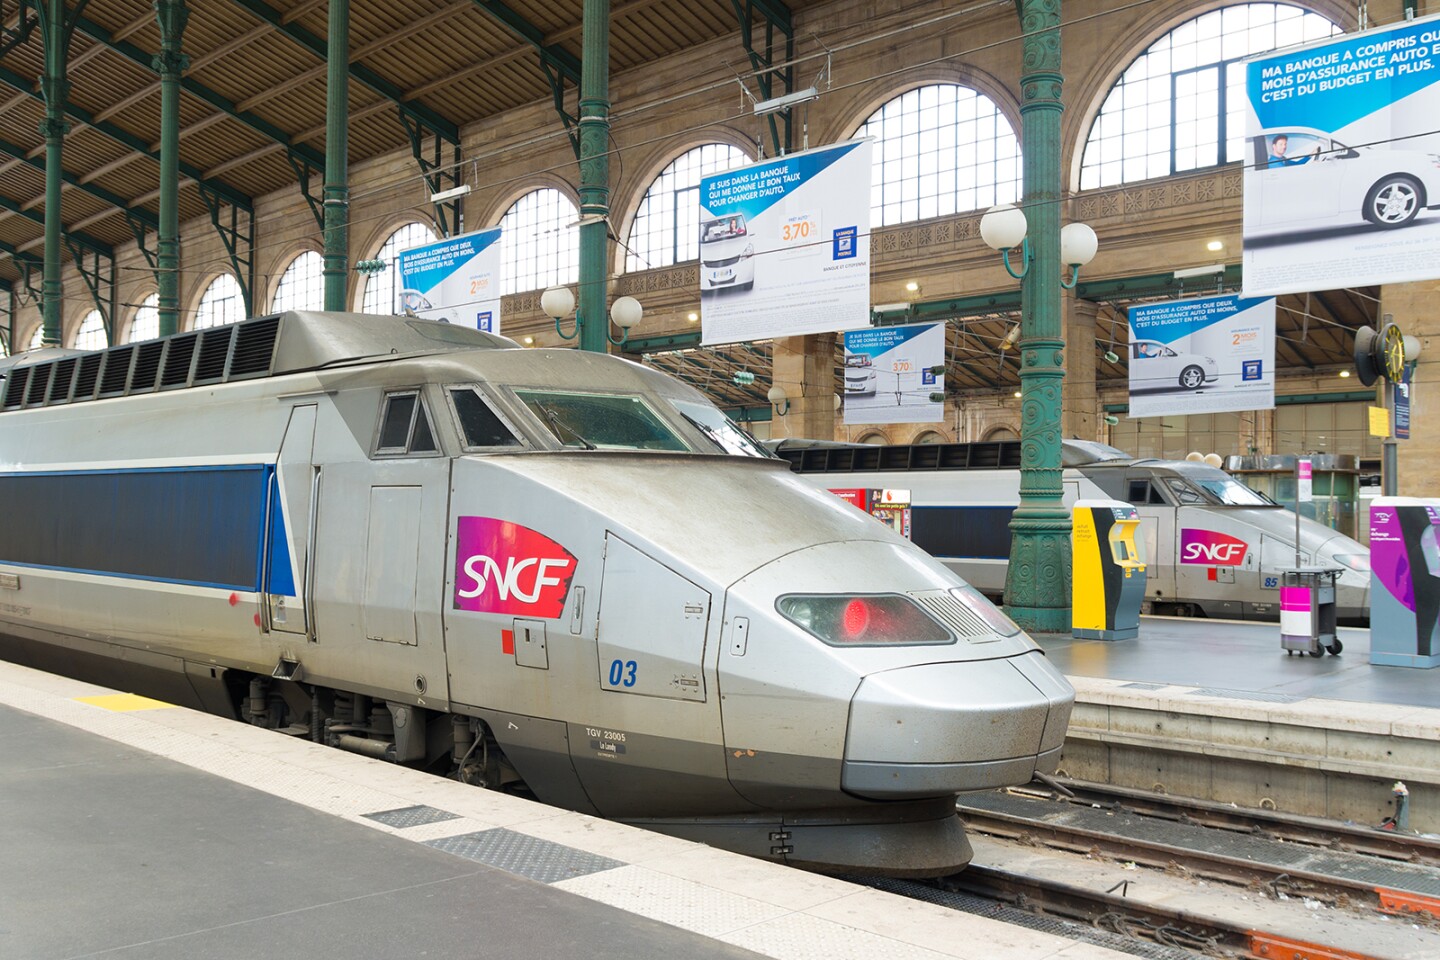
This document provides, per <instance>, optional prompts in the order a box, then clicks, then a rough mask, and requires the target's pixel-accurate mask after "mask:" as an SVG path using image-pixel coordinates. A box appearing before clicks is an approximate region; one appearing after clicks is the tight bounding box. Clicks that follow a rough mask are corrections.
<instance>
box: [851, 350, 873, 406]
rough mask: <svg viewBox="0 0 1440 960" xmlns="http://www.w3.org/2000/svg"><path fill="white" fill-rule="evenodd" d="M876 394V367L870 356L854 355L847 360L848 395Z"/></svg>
mask: <svg viewBox="0 0 1440 960" xmlns="http://www.w3.org/2000/svg"><path fill="white" fill-rule="evenodd" d="M874 392H875V365H874V364H873V363H872V362H871V360H870V357H869V355H868V354H864V353H852V354H850V355H849V356H847V357H846V358H845V393H846V395H847V396H848V395H850V394H854V395H856V396H859V395H861V394H867V393H874Z"/></svg>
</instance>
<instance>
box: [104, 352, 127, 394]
mask: <svg viewBox="0 0 1440 960" xmlns="http://www.w3.org/2000/svg"><path fill="white" fill-rule="evenodd" d="M134 357H135V348H134V347H130V346H126V347H114V348H112V349H110V350H107V351H106V352H105V366H104V368H103V369H102V370H101V371H100V396H102V397H118V396H120V394H122V393H124V392H125V384H127V383H129V382H130V361H131V360H132V359H134Z"/></svg>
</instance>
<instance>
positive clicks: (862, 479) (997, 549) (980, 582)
mask: <svg viewBox="0 0 1440 960" xmlns="http://www.w3.org/2000/svg"><path fill="white" fill-rule="evenodd" d="M773 446H774V452H775V453H776V455H778V456H780V457H783V458H784V459H786V460H789V461H790V466H791V469H792V470H794V471H795V472H797V473H799V474H801V475H802V476H803V477H804V478H805V479H806V480H808V481H810V482H811V483H813V484H815V485H816V486H819V487H823V488H825V489H829V490H837V489H856V488H859V489H887V488H888V489H897V488H905V489H908V490H909V493H910V502H911V538H912V539H913V540H914V542H915V543H916V544H917V545H918V546H920V547H922V548H924V549H925V550H926V551H928V552H929V553H930V554H931V555H932V556H934V557H935V558H936V559H938V560H940V561H941V562H942V563H944V564H945V565H946V566H947V567H949V568H950V569H951V570H953V571H955V572H956V573H957V574H959V575H960V576H961V577H963V578H965V579H966V580H968V581H969V582H970V583H971V584H973V585H974V586H975V587H976V588H977V589H979V590H980V591H981V592H983V593H985V594H986V595H988V596H991V597H999V596H1000V594H1001V593H1003V592H1004V589H1005V568H1006V566H1007V565H1008V563H1009V554H1010V529H1009V523H1010V515H1011V514H1012V513H1013V512H1014V510H1015V507H1016V506H1017V505H1018V504H1019V503H1020V469H1019V468H1020V444H1019V443H1018V442H1016V441H992V442H980V443H950V444H915V445H910V446H905V445H897V446H883V447H882V446H873V445H863V444H839V443H827V442H823V441H820V442H817V441H806V440H785V441H781V442H780V443H779V444H777V445H773ZM1062 460H1063V464H1064V468H1065V469H1064V478H1063V479H1064V491H1065V504H1066V506H1070V505H1072V504H1074V502H1075V501H1076V500H1079V499H1082V498H1086V499H1090V498H1107V499H1111V500H1119V501H1122V502H1125V503H1130V504H1133V505H1134V506H1135V507H1136V509H1137V510H1138V511H1139V514H1140V516H1141V518H1142V520H1143V522H1142V524H1141V530H1142V533H1143V536H1144V549H1145V559H1146V562H1147V564H1148V569H1147V571H1146V577H1147V582H1146V590H1145V593H1146V608H1147V609H1148V610H1149V611H1151V612H1155V613H1181V614H1190V615H1200V616H1207V617H1226V618H1231V619H1244V620H1278V619H1279V609H1280V606H1279V587H1280V578H1281V572H1282V571H1284V570H1287V569H1290V568H1292V567H1294V565H1295V531H1296V525H1295V514H1294V513H1293V512H1292V511H1290V510H1287V509H1285V508H1284V507H1282V506H1280V505H1279V504H1277V503H1275V502H1274V501H1272V500H1270V499H1269V498H1268V497H1266V496H1264V495H1263V494H1260V493H1257V492H1255V491H1254V490H1252V489H1250V488H1249V487H1247V486H1246V485H1245V484H1243V483H1241V482H1240V481H1239V480H1236V479H1235V478H1234V477H1232V476H1230V475H1229V474H1228V473H1225V472H1224V471H1223V470H1219V469H1217V468H1215V467H1210V466H1207V465H1205V464H1203V463H1193V462H1188V461H1177V460H1149V459H1146V460H1137V459H1134V458H1132V457H1130V456H1129V455H1128V454H1126V453H1124V452H1123V451H1121V450H1117V449H1116V448H1114V447H1110V446H1106V445H1105V444H1101V443H1093V442H1087V441H1081V440H1066V441H1064V444H1063V454H1062ZM1299 530H1300V553H1301V556H1300V559H1301V562H1302V563H1303V564H1304V565H1307V566H1326V567H1334V568H1338V569H1341V570H1343V571H1344V572H1343V573H1342V574H1341V575H1340V577H1339V578H1338V579H1337V581H1336V606H1337V607H1338V612H1339V616H1340V619H1341V622H1344V623H1368V622H1369V618H1370V604H1369V588H1370V550H1369V548H1368V547H1366V546H1364V545H1363V544H1361V543H1359V542H1358V541H1355V540H1352V539H1351V538H1349V537H1347V536H1345V535H1344V534H1342V533H1338V532H1336V531H1335V530H1332V529H1331V528H1330V527H1327V526H1325V525H1324V524H1321V523H1316V522H1315V521H1313V520H1309V519H1305V518H1301V520H1300V526H1299Z"/></svg>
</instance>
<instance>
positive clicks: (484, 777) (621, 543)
mask: <svg viewBox="0 0 1440 960" xmlns="http://www.w3.org/2000/svg"><path fill="white" fill-rule="evenodd" d="M0 376H3V377H4V379H3V381H0V497H3V502H4V503H5V506H6V510H5V521H4V523H3V524H0V653H3V655H4V656H5V657H7V658H9V659H12V660H15V661H18V662H22V663H26V664H30V665H33V666H36V667H40V668H42V669H48V670H53V671H57V672H63V673H68V674H71V675H74V676H79V677H81V678H84V679H90V680H95V681H100V682H103V683H105V684H107V685H110V686H116V687H121V688H126V689H131V690H136V691H139V692H143V693H146V694H148V695H150V696H154V697H159V698H162V699H165V700H168V701H171V702H174V703H178V704H185V705H190V706H194V707H200V708H204V709H207V710H211V711H214V712H217V713H222V714H228V715H231V716H233V717H236V718H237V719H243V720H246V721H249V722H251V723H254V724H259V725H263V726H266V727H270V728H274V729H277V730H281V731H284V732H286V733H289V734H292V735H295V736H304V737H310V738H313V739H315V740H317V741H323V742H326V743H330V744H332V745H335V746H338V747H342V748H345V749H349V750H354V751H358V752H361V753H364V754H368V755H372V756H375V757H381V758H385V759H390V760H394V761H397V762H401V763H406V764H413V765H417V766H428V767H431V768H434V769H437V770H440V771H442V772H448V773H450V774H451V775H453V776H457V777H459V778H460V779H462V780H465V781H467V782H471V783H474V784H479V785H484V786H488V787H497V788H503V789H510V790H516V791H519V790H524V791H528V792H529V793H530V794H532V795H533V796H535V797H537V798H539V799H540V800H543V801H545V802H548V803H552V804H556V805H561V806H566V807H569V808H572V809H575V810H581V811H586V812H589V813H593V814H598V815H602V816H606V817H611V818H616V819H620V820H624V821H628V822H633V823H637V824H640V825H644V826H649V827H652V828H655V829H658V830H662V831H666V832H669V833H672V834H675V835H680V836H686V837H690V838H694V839H699V840H702V841H705V842H708V843H712V844H715V845H717V846H724V847H727V848H730V849H735V850H739V851H742V852H745V853H750V854H754V855H757V856H761V857H766V858H771V859H775V860H781V861H785V862H790V863H796V864H801V865H806V866H810V867H814V868H819V869H841V870H865V871H873V872H880V873H893V874H898V875H916V876H924V875H939V874H945V873H949V872H953V871H954V870H956V869H958V868H960V867H961V866H963V865H964V864H965V863H966V862H967V861H968V860H969V857H970V847H969V843H968V841H967V839H966V837H965V834H964V831H963V829H962V826H961V824H960V822H959V820H958V819H957V818H956V816H955V809H954V795H955V793H957V792H959V791H967V790H981V789H989V788H993V787H997V786H1001V785H1006V784H1019V783H1024V782H1027V781H1029V780H1031V779H1032V777H1033V776H1034V775H1036V773H1037V772H1038V773H1040V774H1044V773H1046V772H1049V771H1052V770H1053V769H1054V768H1055V766H1056V764H1057V762H1058V758H1059V751H1060V748H1061V743H1062V741H1063V738H1064V734H1065V729H1066V725H1067V723H1068V719H1069V714H1070V709H1071V704H1072V702H1073V698H1074V691H1073V689H1072V688H1071V687H1070V685H1069V684H1068V683H1067V682H1066V680H1065V678H1064V677H1063V676H1061V675H1060V674H1059V673H1058V672H1057V671H1056V670H1055V669H1054V668H1053V667H1052V666H1051V665H1050V664H1049V662H1048V661H1047V660H1046V659H1045V657H1044V654H1043V653H1042V652H1040V650H1039V649H1038V647H1037V646H1036V644H1035V643H1034V642H1032V641H1031V640H1030V638H1029V637H1027V636H1026V635H1024V634H1023V633H1021V632H1020V631H1019V630H1018V629H1017V628H1016V627H1015V625H1014V624H1013V623H1011V622H1010V621H1009V620H1008V619H1007V618H1005V617H1004V616H1003V615H1001V614H1000V613H999V612H998V611H997V610H996V609H995V608H994V606H992V605H991V604H990V603H989V602H988V601H987V600H985V599H984V597H982V596H981V595H980V594H979V593H978V592H977V591H975V590H974V589H973V588H972V587H970V586H969V585H967V584H966V583H964V581H962V580H961V579H959V578H958V577H956V576H955V575H954V574H953V573H951V572H950V571H949V570H948V569H946V568H945V567H944V566H942V565H941V564H939V563H937V562H935V561H934V560H933V559H931V558H930V557H929V556H927V555H926V554H925V553H923V552H922V551H921V550H919V549H918V548H916V547H915V546H914V545H913V544H911V543H909V542H908V541H906V540H904V539H903V538H900V537H898V536H896V535H894V534H893V533H892V532H891V531H890V530H889V529H888V528H887V527H886V526H885V525H883V524H881V523H879V522H877V521H875V520H872V519H871V518H869V517H866V516H864V515H862V514H860V513H858V512H856V511H855V510H853V509H851V508H850V507H848V506H846V505H845V504H843V503H841V502H839V501H838V500H836V499H835V498H834V497H832V496H830V495H829V494H827V493H824V492H823V491H818V490H815V489H814V488H812V487H811V486H810V485H809V484H806V483H804V482H803V481H802V480H801V479H800V478H798V477H796V476H794V475H793V474H792V473H791V472H790V471H789V470H788V469H787V464H785V463H783V462H781V461H778V460H776V459H774V458H771V457H769V456H767V455H766V454H765V453H764V452H763V451H761V450H759V449H758V448H757V447H755V446H754V445H753V444H752V443H751V442H750V441H749V440H748V438H746V437H745V435H744V434H742V433H741V432H740V431H739V430H737V429H736V428H735V427H734V426H733V425H732V424H730V422H729V421H728V420H727V419H726V418H725V417H724V415H723V414H721V413H720V411H719V410H717V409H716V408H715V407H714V406H713V405H711V404H710V403H709V402H708V401H707V400H706V399H704V397H703V396H702V395H701V394H699V393H698V392H696V391H695V390H693V389H691V388H690V387H688V386H686V385H684V384H681V383H679V382H678V381H676V380H673V379H671V378H669V377H667V376H665V375H663V374H660V373H657V372H655V371H651V370H648V369H646V368H644V367H642V366H639V365H637V364H634V363H631V362H628V361H625V360H621V359H619V358H612V357H608V356H604V355H597V354H593V353H584V352H579V351H572V350H525V349H520V348H518V347H517V346H516V345H515V344H514V343H513V342H511V341H509V340H505V339H503V338H500V337H495V336H491V335H489V334H485V333H481V332H479V331H476V330H473V329H463V328H459V327H454V326H449V325H446V324H439V323H431V322H428V321H423V320H415V319H406V318H401V317H373V316H361V315H354V314H342V313H286V314H282V315H277V316H270V317H263V318H258V319H254V320H248V321H245V322H242V323H239V324H236V325H232V326H228V327H217V328H213V329H207V330H201V331H196V332H189V333H182V334H177V335H175V336H171V337H167V338H164V339H160V340H153V341H148V342H145V343H141V344H137V345H126V346H117V347H112V348H110V349H108V350H105V351H101V352H95V353H84V354H76V353H73V352H68V353H65V354H57V353H55V352H54V351H51V352H50V355H49V356H46V357H42V358H39V359H37V358H29V359H27V358H26V357H23V356H21V357H18V358H13V359H11V360H9V361H5V366H4V367H3V368H0ZM741 516H743V517H744V522H743V523H741V522H737V519H736V518H737V517H741Z"/></svg>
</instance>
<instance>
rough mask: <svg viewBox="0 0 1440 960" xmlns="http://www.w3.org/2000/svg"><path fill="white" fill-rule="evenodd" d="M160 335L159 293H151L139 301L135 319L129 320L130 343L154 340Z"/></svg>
mask: <svg viewBox="0 0 1440 960" xmlns="http://www.w3.org/2000/svg"><path fill="white" fill-rule="evenodd" d="M158 336H160V294H158V293H152V294H150V296H148V297H146V298H145V299H144V300H142V301H141V302H140V307H139V309H137V310H136V311H135V319H133V320H131V321H130V338H129V341H128V342H130V343H139V342H140V341H142V340H154V339H155V338H156V337H158Z"/></svg>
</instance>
